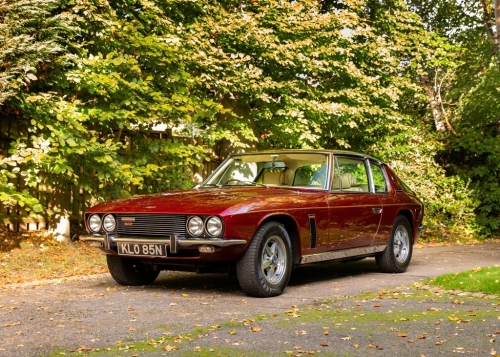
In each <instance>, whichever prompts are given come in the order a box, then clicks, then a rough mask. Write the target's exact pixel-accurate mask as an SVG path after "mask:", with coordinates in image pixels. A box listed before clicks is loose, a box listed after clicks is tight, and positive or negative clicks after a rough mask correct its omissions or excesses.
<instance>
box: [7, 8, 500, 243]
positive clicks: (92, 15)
mask: <svg viewBox="0 0 500 357" xmlns="http://www.w3.org/2000/svg"><path fill="white" fill-rule="evenodd" d="M409 4H410V6H411V9H412V10H414V12H413V11H410V10H409V8H408V6H407V5H406V3H405V2H404V1H400V0H391V1H386V2H379V1H371V0H370V1H359V0H345V1H342V2H337V1H322V2H320V1H317V0H301V1H296V2H289V1H284V0H259V1H252V2H249V3H245V2H239V1H238V2H237V1H232V0H221V1H210V0H198V1H182V0H166V1H156V0H155V1H147V0H134V1H131V0H74V1H71V2H67V1H66V0H37V1H33V2H24V1H22V0H11V1H7V0H0V5H2V6H0V68H1V69H2V71H0V88H1V91H0V110H1V115H2V116H3V117H8V118H10V119H13V120H17V121H19V122H23V123H26V125H25V126H26V128H27V130H26V131H25V132H21V133H20V135H19V137H18V138H16V140H15V141H14V142H13V143H12V144H11V149H10V152H9V156H8V157H0V170H1V171H0V175H1V176H0V200H1V201H2V202H4V203H8V204H10V205H14V204H19V205H21V206H23V205H24V206H26V207H31V209H32V210H34V211H37V212H39V211H42V210H43V209H44V208H46V207H41V205H40V204H39V202H38V201H37V200H36V199H35V198H34V197H33V196H32V195H30V194H29V192H28V191H26V190H25V191H22V192H18V191H16V188H15V186H14V185H13V184H12V182H13V180H14V179H15V180H20V181H23V182H25V184H26V186H27V187H28V188H29V187H36V186H37V185H40V184H48V185H52V186H57V187H60V188H62V189H64V188H66V187H70V186H75V187H79V188H81V189H82V190H84V191H85V192H86V193H88V194H90V197H91V200H89V202H87V203H88V204H90V203H91V202H95V201H98V200H104V199H109V198H114V197H121V196H126V195H130V194H135V193H147V192H155V191H161V190H167V189H177V188H186V187H189V186H190V185H191V184H192V182H193V181H192V176H193V175H192V172H191V168H192V167H193V165H198V164H199V163H200V162H202V161H203V160H205V159H206V158H208V156H209V151H210V150H209V149H208V146H211V145H214V144H218V143H221V142H227V143H229V144H230V149H236V148H243V149H245V150H247V149H250V148H262V149H265V148H283V147H293V148H296V147H297V148H298V147H304V148H308V147H313V148H318V147H323V148H340V149H352V150H356V151H363V152H369V153H372V154H373V155H376V156H379V157H381V158H384V159H386V160H388V161H389V162H390V163H392V166H394V167H395V170H396V171H397V173H398V174H399V175H400V176H402V178H403V179H404V180H405V181H406V182H407V183H408V184H410V186H412V187H413V188H414V189H415V190H416V191H417V192H418V193H419V195H420V197H422V198H423V199H424V200H425V203H426V212H427V218H426V219H427V220H428V221H427V222H426V223H427V224H428V225H436V226H437V225H438V224H439V223H442V224H445V225H449V226H458V225H459V226H461V227H463V232H465V233H469V232H474V231H476V230H477V229H483V232H485V233H492V232H494V231H496V230H498V229H499V228H500V222H499V220H500V218H498V216H499V208H498V207H500V202H499V198H500V193H499V192H498V191H499V188H498V167H499V166H498V165H499V163H498V161H497V160H498V159H497V158H498V157H500V156H499V155H498V152H497V151H498V150H497V148H498V142H497V135H498V132H497V131H495V130H494V129H495V128H497V127H495V126H494V125H490V124H491V123H494V122H495V120H498V118H497V116H496V114H495V113H498V109H500V108H499V103H500V101H499V100H498V90H497V89H496V83H498V79H500V78H498V77H499V75H498V68H497V67H495V66H490V62H491V50H492V45H491V43H488V41H487V36H485V34H484V29H483V30H482V27H481V26H480V25H481V20H480V17H478V16H477V14H481V11H480V10H481V9H480V8H478V5H477V4H468V5H467V6H468V7H467V9H465V10H464V9H462V8H461V7H460V6H458V3H457V4H455V3H453V2H452V3H445V2H444V1H442V0H428V1H425V2H422V1H409ZM448 12H449V14H450V15H449V16H448V15H447V13H448ZM478 19H479V20H478ZM446 21H450V23H446ZM457 29H460V31H458V30H457ZM431 31H432V32H431ZM465 48H467V50H465ZM478 73H479V75H478ZM434 80H436V81H437V82H439V83H440V84H439V90H440V93H441V95H442V97H443V98H444V99H445V101H446V103H445V104H444V108H445V109H446V110H447V118H448V119H449V122H450V125H451V126H452V127H454V128H455V129H456V130H457V132H458V134H457V135H458V138H459V139H457V140H454V139H453V138H452V137H451V135H450V136H448V135H446V134H443V133H436V132H435V130H434V129H432V124H433V122H432V121H430V120H427V119H426V115H427V113H428V108H427V105H428V102H429V98H428V96H427V95H428V93H427V92H426V89H427V90H429V88H434V89H435V88H437V87H436V84H435V83H434V82H433V81H434ZM437 82H436V83H437ZM485 98H487V101H488V104H487V105H483V103H484V101H485ZM447 103H452V104H453V105H448V104H447ZM424 118H425V119H424ZM158 124H163V125H165V126H166V127H167V128H169V129H174V128H175V129H176V130H180V131H182V132H184V133H185V134H187V135H189V136H191V135H193V134H194V133H196V134H197V135H200V136H201V137H202V139H203V141H204V142H205V143H208V144H209V145H207V146H199V145H195V144H194V143H193V142H192V141H182V140H179V141H176V140H172V139H170V138H169V139H168V140H166V139H164V138H163V139H161V140H160V139H155V138H154V137H155V136H154V134H153V133H154V128H155V126H156V125H158ZM435 157H438V158H439V161H438V162H439V164H438V163H437V162H436V160H435ZM475 213H477V214H478V216H477V217H478V219H477V220H474V218H475ZM478 227H479V228H478Z"/></svg>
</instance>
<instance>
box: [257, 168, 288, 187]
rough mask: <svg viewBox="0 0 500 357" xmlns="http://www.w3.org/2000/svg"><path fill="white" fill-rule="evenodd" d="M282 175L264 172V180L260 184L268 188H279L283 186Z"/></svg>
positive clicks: (280, 173)
mask: <svg viewBox="0 0 500 357" xmlns="http://www.w3.org/2000/svg"><path fill="white" fill-rule="evenodd" d="M283 179H284V176H283V173H282V172H270V171H269V172H265V173H264V179H263V180H262V183H263V184H264V185H268V186H281V185H283Z"/></svg>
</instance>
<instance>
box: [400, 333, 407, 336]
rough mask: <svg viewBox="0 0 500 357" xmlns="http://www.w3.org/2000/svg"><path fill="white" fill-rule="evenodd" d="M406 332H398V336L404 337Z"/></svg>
mask: <svg viewBox="0 0 500 357" xmlns="http://www.w3.org/2000/svg"><path fill="white" fill-rule="evenodd" d="M406 336H407V335H406V333H398V337H406Z"/></svg>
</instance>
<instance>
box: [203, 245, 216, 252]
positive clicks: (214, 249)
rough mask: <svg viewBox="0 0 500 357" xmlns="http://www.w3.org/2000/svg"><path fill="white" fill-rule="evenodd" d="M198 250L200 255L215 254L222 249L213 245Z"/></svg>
mask: <svg viewBox="0 0 500 357" xmlns="http://www.w3.org/2000/svg"><path fill="white" fill-rule="evenodd" d="M198 250H199V251H200V253H215V252H219V251H220V248H219V247H214V246H211V245H202V246H200V247H199V248H198Z"/></svg>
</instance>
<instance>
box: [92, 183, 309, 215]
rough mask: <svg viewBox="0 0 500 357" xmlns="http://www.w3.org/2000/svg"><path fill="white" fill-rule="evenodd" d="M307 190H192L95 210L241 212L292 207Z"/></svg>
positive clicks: (123, 201) (110, 203)
mask: <svg viewBox="0 0 500 357" xmlns="http://www.w3.org/2000/svg"><path fill="white" fill-rule="evenodd" d="M301 194H302V195H304V192H299V191H294V190H289V189H275V188H266V187H252V188H231V189H192V190H183V191H169V192H164V193H159V194H154V195H146V196H138V197H131V198H124V199H117V200H112V201H108V202H104V203H101V204H98V205H96V206H94V207H92V208H91V209H89V210H88V211H87V212H94V213H167V214H192V213H196V214H207V215H215V214H218V215H220V214H224V213H226V214H238V213H244V212H248V211H253V210H262V209H264V208H269V207H268V205H269V204H270V203H273V207H274V208H277V207H279V206H281V205H283V207H286V206H288V207H290V206H289V205H290V204H291V202H292V201H294V198H297V196H298V195H301Z"/></svg>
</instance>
